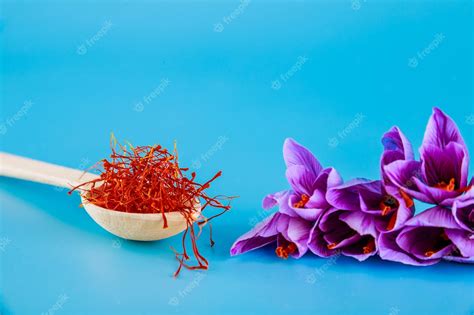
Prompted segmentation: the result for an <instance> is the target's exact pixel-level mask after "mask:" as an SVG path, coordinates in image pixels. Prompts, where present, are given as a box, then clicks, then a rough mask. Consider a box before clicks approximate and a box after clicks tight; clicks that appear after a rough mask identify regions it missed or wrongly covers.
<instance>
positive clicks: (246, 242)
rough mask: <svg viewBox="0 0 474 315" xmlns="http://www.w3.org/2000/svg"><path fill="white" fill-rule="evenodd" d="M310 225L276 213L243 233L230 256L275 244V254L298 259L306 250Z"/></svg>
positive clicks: (297, 218) (302, 220) (301, 220)
mask: <svg viewBox="0 0 474 315" xmlns="http://www.w3.org/2000/svg"><path fill="white" fill-rule="evenodd" d="M311 227H312V224H311V223H310V222H308V221H306V220H304V219H301V218H299V217H291V216H288V215H286V214H283V213H279V212H276V213H274V214H272V215H271V216H269V217H268V218H267V219H265V220H264V221H263V222H261V223H260V224H258V225H257V226H256V227H255V228H254V229H252V230H251V231H249V232H247V233H245V234H244V235H242V236H241V237H239V239H237V241H236V242H235V243H234V244H233V245H232V248H231V250H230V254H231V255H232V256H235V255H239V254H243V253H245V252H248V251H251V250H254V249H257V248H260V247H263V246H265V245H269V244H272V243H274V242H276V243H277V248H276V250H275V253H276V254H277V256H278V257H280V258H283V259H286V258H288V256H292V257H294V258H299V257H301V256H303V255H304V254H305V253H306V252H307V250H308V245H307V243H308V238H309V233H310V231H311Z"/></svg>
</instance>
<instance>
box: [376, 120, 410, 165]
mask: <svg viewBox="0 0 474 315" xmlns="http://www.w3.org/2000/svg"><path fill="white" fill-rule="evenodd" d="M382 144H383V146H384V152H383V154H382V159H381V166H382V168H383V166H384V165H387V164H389V163H391V162H394V161H396V160H413V159H414V154H413V147H412V145H411V143H410V141H409V140H408V139H407V137H405V135H404V134H403V133H402V132H401V131H400V129H399V128H398V127H392V128H391V129H390V130H389V131H387V132H386V133H385V134H384V135H383V137H382Z"/></svg>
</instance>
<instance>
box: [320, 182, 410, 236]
mask: <svg viewBox="0 0 474 315" xmlns="http://www.w3.org/2000/svg"><path fill="white" fill-rule="evenodd" d="M326 198H327V200H328V202H329V203H330V204H331V205H332V206H333V207H335V208H337V209H341V210H349V211H357V212H362V213H363V214H364V215H365V218H366V221H369V220H370V221H372V222H371V224H373V225H374V226H375V228H376V231H377V232H387V231H391V230H393V229H398V228H399V227H400V226H402V225H403V224H404V223H405V221H407V220H408V219H409V218H411V217H412V216H413V213H414V207H413V202H412V201H411V200H409V201H406V200H404V199H403V198H402V195H401V194H400V193H399V192H398V191H397V190H396V189H394V190H392V192H391V193H389V192H388V191H387V189H386V187H385V186H384V185H383V182H382V181H380V180H373V181H369V180H366V179H356V180H352V181H350V182H348V183H345V184H343V185H339V186H337V187H333V188H331V189H329V190H328V193H327V195H326Z"/></svg>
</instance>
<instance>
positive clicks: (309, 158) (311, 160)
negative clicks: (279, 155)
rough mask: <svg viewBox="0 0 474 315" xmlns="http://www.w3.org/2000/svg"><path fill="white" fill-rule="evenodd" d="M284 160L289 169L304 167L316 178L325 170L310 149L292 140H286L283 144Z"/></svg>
mask: <svg viewBox="0 0 474 315" xmlns="http://www.w3.org/2000/svg"><path fill="white" fill-rule="evenodd" d="M283 158H284V159H285V163H286V166H287V167H291V166H294V165H302V166H304V167H306V168H307V169H308V170H310V171H311V172H312V173H313V174H314V175H315V176H317V175H318V174H319V173H320V172H321V170H322V169H323V167H322V166H321V164H320V163H319V161H318V160H317V159H316V158H315V157H314V155H313V154H312V153H311V152H310V151H309V150H308V149H306V148H305V147H303V146H302V145H300V144H299V143H297V142H296V141H294V140H293V139H290V138H288V139H286V140H285V143H284V144H283Z"/></svg>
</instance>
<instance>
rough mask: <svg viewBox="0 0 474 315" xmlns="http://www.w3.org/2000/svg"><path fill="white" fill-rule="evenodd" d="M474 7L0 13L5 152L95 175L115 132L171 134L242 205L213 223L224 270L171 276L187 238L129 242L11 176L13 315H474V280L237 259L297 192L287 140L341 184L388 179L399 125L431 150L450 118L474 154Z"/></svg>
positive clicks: (4, 201)
mask: <svg viewBox="0 0 474 315" xmlns="http://www.w3.org/2000/svg"><path fill="white" fill-rule="evenodd" d="M472 9H473V3H472V1H418V2H416V1H404V2H399V3H396V2H395V1H389V2H377V1H363V0H361V1H356V0H354V1H352V2H351V1H327V2H303V1H301V2H300V1H298V2H290V1H276V2H262V1H247V2H245V1H244V2H241V3H240V4H239V2H237V1H226V2H216V3H209V2H186V3H180V4H178V3H175V4H173V3H172V2H157V3H152V2H140V3H135V2H132V1H130V2H128V1H123V2H118V3H112V2H110V3H102V4H95V3H94V4H93V3H92V2H83V3H82V4H79V3H78V2H74V3H68V4H66V3H64V4H60V3H59V1H57V2H53V1H51V2H46V1H43V2H21V1H2V3H1V19H0V40H1V60H2V62H1V114H0V123H1V125H0V127H1V128H0V141H1V147H2V150H4V151H8V152H12V153H15V154H20V155H24V156H29V157H32V158H36V159H40V160H45V161H48V162H52V163H58V164H63V165H66V166H70V167H77V168H81V167H85V166H88V165H90V163H92V162H94V161H96V160H99V159H101V158H102V157H104V156H105V155H107V154H108V149H109V146H108V145H109V134H110V132H111V131H113V132H114V133H115V134H116V136H117V138H119V139H127V140H130V141H131V142H132V143H135V144H153V143H161V144H163V145H165V146H171V145H172V143H173V140H177V141H178V145H179V147H180V149H181V150H180V154H181V159H182V161H183V163H186V164H192V163H194V164H193V165H195V166H199V164H201V165H200V166H201V167H200V169H199V176H200V178H201V179H205V178H207V177H209V176H211V175H212V174H213V173H215V172H216V171H218V170H221V169H222V170H223V171H224V174H223V177H222V178H221V179H219V181H218V182H216V185H214V188H213V189H214V192H216V193H224V194H228V195H234V194H238V195H240V196H241V197H240V198H239V199H238V200H236V201H235V202H234V207H233V210H232V211H231V212H230V213H228V214H226V215H225V216H223V217H220V218H219V219H218V220H216V221H215V223H214V233H215V240H216V242H217V243H216V246H215V247H214V248H213V249H210V248H209V247H208V245H207V241H206V240H207V238H206V237H203V238H202V239H201V242H200V245H201V248H202V251H203V253H204V255H205V256H206V257H207V258H208V259H209V260H210V263H211V266H210V270H209V271H208V272H206V273H202V274H201V273H196V272H189V271H185V272H183V273H182V274H181V276H180V277H179V278H178V279H176V280H175V279H173V278H172V276H171V275H172V273H173V272H174V270H175V268H176V266H177V264H176V261H175V259H174V256H173V255H172V253H171V251H170V250H169V246H170V245H173V246H175V247H178V246H179V242H180V238H179V237H175V238H172V239H169V240H166V241H162V242H155V243H138V242H130V241H123V240H122V241H120V240H118V239H117V238H116V237H114V236H113V235H110V234H108V233H107V232H105V231H103V230H101V229H100V227H98V226H97V225H96V224H95V223H94V222H93V221H92V219H90V218H89V217H88V215H87V214H86V213H85V212H84V211H83V210H82V209H81V208H78V204H79V197H78V196H77V195H74V196H68V195H67V194H66V192H65V191H60V190H58V189H54V188H52V187H48V186H42V185H39V184H34V183H27V182H22V181H17V180H13V179H5V178H1V179H0V200H1V209H0V215H1V216H0V218H1V225H0V239H1V243H0V245H1V247H0V249H1V251H0V259H1V272H0V276H1V278H0V292H1V295H0V303H1V314H41V313H46V314H47V313H48V312H49V314H57V315H60V314H197V313H200V314H203V313H205V314H226V313H227V314H230V313H236V314H244V313H249V314H250V313H254V314H264V313H270V314H279V313H287V312H288V313H290V312H291V313H299V314H305V313H310V314H337V313H339V314H387V315H398V314H400V315H402V314H456V315H458V314H472V313H473V312H474V302H473V301H474V299H473V296H474V285H473V283H474V279H473V272H472V271H473V269H472V266H467V265H461V264H454V263H440V264H438V265H436V266H433V267H427V268H416V267H409V266H404V265H401V264H397V263H390V262H383V261H381V260H379V259H377V258H373V259H370V260H368V261H366V262H364V263H359V262H357V261H355V260H353V259H349V258H339V259H337V260H325V259H320V258H317V257H313V256H306V257H304V258H302V259H300V260H287V261H283V260H279V259H277V258H276V257H275V255H274V254H273V253H272V250H271V249H268V250H260V251H256V252H252V253H249V254H246V255H243V256H240V257H236V258H231V257H229V254H228V252H229V248H230V246H231V244H232V243H233V241H234V240H235V239H236V238H237V237H238V236H239V235H240V234H242V233H244V232H246V231H247V230H248V229H249V228H250V227H251V226H250V224H251V223H252V222H253V221H255V220H256V219H261V218H262V217H263V216H264V215H266V213H265V212H264V211H263V210H260V202H261V199H262V197H263V196H264V195H265V194H267V193H271V192H274V191H278V190H281V189H284V188H286V187H287V183H286V180H285V177H284V170H285V168H284V163H283V160H282V156H281V147H282V144H283V140H284V139H285V137H289V136H291V137H294V138H295V139H297V140H298V141H299V142H301V143H303V144H304V145H306V146H307V147H309V148H310V149H311V150H312V151H313V152H314V153H315V154H316V155H317V157H318V158H319V159H320V160H321V161H322V163H323V164H324V165H326V166H329V165H332V166H335V167H336V168H337V169H338V170H339V172H340V173H341V174H342V175H343V177H344V178H345V179H350V178H351V177H355V176H358V177H362V176H363V177H371V178H376V177H377V176H378V161H379V155H380V153H381V145H380V137H381V135H382V133H383V132H384V131H386V130H387V129H388V128H389V127H391V126H392V125H394V124H398V125H399V126H400V127H401V128H402V130H403V131H404V132H405V133H406V134H407V136H408V137H409V138H410V139H411V140H412V142H413V144H414V146H415V147H418V146H419V145H420V143H421V139H422V136H423V132H424V127H425V124H426V122H427V119H428V117H429V115H430V114H431V108H432V107H433V106H440V107H441V108H442V109H444V110H445V111H446V112H447V113H448V114H449V115H451V116H452V117H453V118H454V119H455V120H456V121H457V122H458V125H459V128H460V129H461V131H462V133H463V135H464V137H465V140H466V142H467V143H468V146H469V148H470V150H471V154H474V151H473V149H474V146H473V141H474V138H473V132H472V130H473V127H474V116H472V115H473V114H474V108H473V95H472V87H473V77H472V73H473V60H472V59H473V51H472V46H473V45H472V44H473V32H472V30H473V28H472V26H473V25H472V23H473V22H472ZM108 21H110V23H111V25H110V24H107V23H108ZM219 23H220V24H221V25H219ZM219 31H220V32H219ZM81 45H83V46H81ZM413 57H414V58H416V59H415V60H411V61H410V59H411V58H413ZM163 80H169V83H166V82H165V83H163V82H164V81H163ZM275 80H279V83H280V85H278V82H277V83H272V82H274V81H275ZM160 84H161V86H160ZM272 86H273V88H272ZM278 87H279V89H278ZM29 100H30V101H31V102H32V104H31V105H28V103H26V104H25V101H29ZM138 102H141V106H140V105H137V103H138ZM136 109H142V111H137V110H136ZM358 115H359V116H358ZM360 115H362V116H360ZM357 117H359V119H358V120H357ZM360 117H362V118H360ZM354 121H355V122H354ZM357 121H358V123H357ZM351 122H352V124H351ZM220 137H225V138H220ZM219 139H226V140H225V141H224V143H223V145H222V147H221V148H219V145H216V143H219ZM334 139H335V140H334ZM221 142H222V141H221ZM330 144H331V145H330ZM471 171H472V169H471ZM308 279H315V282H314V283H310V281H308Z"/></svg>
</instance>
